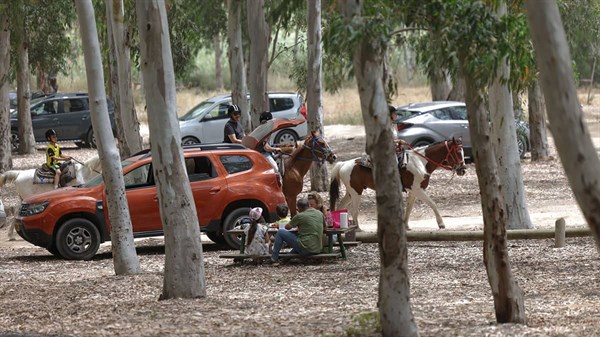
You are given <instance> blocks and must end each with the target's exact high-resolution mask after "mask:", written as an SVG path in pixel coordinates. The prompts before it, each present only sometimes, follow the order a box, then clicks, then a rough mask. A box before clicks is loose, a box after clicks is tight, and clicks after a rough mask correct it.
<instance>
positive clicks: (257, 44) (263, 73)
mask: <svg viewBox="0 0 600 337" xmlns="http://www.w3.org/2000/svg"><path fill="white" fill-rule="evenodd" d="M247 6H248V10H247V12H248V38H249V39H250V69H249V77H248V82H249V84H250V119H251V121H252V129H254V128H255V127H257V126H258V125H259V124H260V122H259V117H260V114H261V113H262V112H263V111H269V95H268V94H267V76H268V74H267V70H268V69H267V64H268V61H269V55H268V53H269V35H270V32H269V25H268V24H267V21H266V19H265V1H264V0H253V1H248V2H247Z"/></svg>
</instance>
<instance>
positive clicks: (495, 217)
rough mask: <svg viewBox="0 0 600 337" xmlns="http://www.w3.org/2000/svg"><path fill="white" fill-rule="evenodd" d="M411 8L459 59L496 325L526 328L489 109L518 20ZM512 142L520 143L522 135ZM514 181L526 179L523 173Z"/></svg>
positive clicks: (421, 5) (446, 5)
mask: <svg viewBox="0 0 600 337" xmlns="http://www.w3.org/2000/svg"><path fill="white" fill-rule="evenodd" d="M405 5H406V6H407V7H406V11H405V13H406V14H407V16H406V17H407V21H409V23H410V25H414V26H424V27H428V28H430V29H431V30H432V31H435V32H437V34H439V35H438V40H439V41H440V46H439V48H440V49H441V50H445V51H446V53H448V54H450V55H455V56H456V59H457V61H458V62H457V64H458V71H459V72H460V73H461V74H462V76H463V77H464V79H465V83H466V97H465V98H466V100H465V102H466V105H467V112H468V120H469V126H470V127H469V129H470V136H471V143H472V146H473V154H474V159H475V168H476V171H477V177H478V182H479V189H480V194H481V206H482V212H483V220H484V243H483V260H484V264H485V267H486V271H487V275H488V281H489V283H490V287H491V290H492V295H493V299H494V307H495V311H496V319H497V321H498V322H499V323H524V322H525V321H526V317H525V307H524V300H523V293H522V290H521V289H520V287H519V286H518V284H517V282H516V280H515V279H514V277H513V275H512V271H511V267H510V258H509V255H508V249H507V240H506V227H507V225H508V224H509V223H510V221H511V219H510V218H509V210H508V207H509V206H508V204H507V202H506V200H505V195H506V194H505V193H503V191H502V190H503V185H502V184H503V180H501V178H499V175H500V173H502V171H501V169H500V168H499V166H500V165H501V164H502V163H499V162H498V161H497V158H498V157H499V156H502V152H499V151H498V150H497V149H496V146H494V142H495V140H494V139H493V134H492V130H491V124H490V116H489V114H488V112H487V111H486V109H485V101H486V89H487V87H488V86H489V85H490V83H492V82H493V81H494V80H495V79H496V78H497V71H498V68H497V66H498V64H500V60H502V59H503V58H504V57H506V56H507V54H508V51H509V50H510V48H511V47H514V46H513V43H514V40H512V39H506V36H507V35H506V34H503V33H506V32H507V31H508V32H510V30H509V29H508V28H509V26H510V24H514V22H513V21H510V20H512V19H513V17H505V18H503V20H500V19H499V17H498V16H497V15H496V14H495V13H493V12H492V10H491V7H490V6H488V5H486V4H485V3H484V2H481V1H475V2H473V1H464V0H455V1H451V2H449V1H444V0H430V1H427V2H421V1H408V2H405ZM442 12H443V15H440V13H442ZM465 22H469V23H470V24H465ZM443 61H444V59H441V62H443ZM493 118H494V117H492V120H493ZM511 137H512V139H514V138H515V137H516V134H515V135H511ZM504 141H507V140H504ZM514 176H515V177H518V178H520V173H514ZM514 197H518V195H516V196H514ZM510 201H511V204H514V203H513V200H510Z"/></svg>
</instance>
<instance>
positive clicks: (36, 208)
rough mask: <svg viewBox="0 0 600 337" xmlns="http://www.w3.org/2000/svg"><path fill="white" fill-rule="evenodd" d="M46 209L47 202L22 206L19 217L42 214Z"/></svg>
mask: <svg viewBox="0 0 600 337" xmlns="http://www.w3.org/2000/svg"><path fill="white" fill-rule="evenodd" d="M46 207H48V202H47V201H45V202H40V203H35V204H22V205H21V211H20V212H19V215H21V216H30V215H35V214H39V213H42V212H43V211H44V210H45V209H46Z"/></svg>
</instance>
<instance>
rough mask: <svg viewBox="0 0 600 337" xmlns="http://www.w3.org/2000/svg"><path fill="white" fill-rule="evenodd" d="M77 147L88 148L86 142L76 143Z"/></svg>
mask: <svg viewBox="0 0 600 337" xmlns="http://www.w3.org/2000/svg"><path fill="white" fill-rule="evenodd" d="M75 146H77V147H78V148H80V149H81V148H84V147H87V146H86V145H85V143H84V142H75Z"/></svg>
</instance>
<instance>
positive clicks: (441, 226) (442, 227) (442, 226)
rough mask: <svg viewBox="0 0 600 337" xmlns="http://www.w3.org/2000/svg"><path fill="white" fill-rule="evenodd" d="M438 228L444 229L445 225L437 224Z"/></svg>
mask: <svg viewBox="0 0 600 337" xmlns="http://www.w3.org/2000/svg"><path fill="white" fill-rule="evenodd" d="M438 226H439V227H440V229H446V225H444V224H439V225H438Z"/></svg>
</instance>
